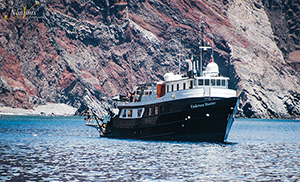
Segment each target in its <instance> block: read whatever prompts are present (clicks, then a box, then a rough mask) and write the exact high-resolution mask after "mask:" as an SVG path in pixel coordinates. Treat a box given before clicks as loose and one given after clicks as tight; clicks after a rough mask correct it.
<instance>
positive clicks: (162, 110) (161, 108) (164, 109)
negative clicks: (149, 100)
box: [160, 105, 166, 113]
mask: <svg viewBox="0 0 300 182" xmlns="http://www.w3.org/2000/svg"><path fill="white" fill-rule="evenodd" d="M160 112H161V113H164V112H166V106H165V105H160Z"/></svg>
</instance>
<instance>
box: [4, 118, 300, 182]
mask: <svg viewBox="0 0 300 182" xmlns="http://www.w3.org/2000/svg"><path fill="white" fill-rule="evenodd" d="M84 124H85V121H84V120H83V118H82V117H40V116H35V117H32V116H0V181H300V121H292V120H258V119H236V121H235V123H234V124H233V126H232V130H231V132H230V135H229V138H228V143H226V144H221V143H201V142H198V143H197V142H153V141H139V140H120V139H107V138H100V137H99V134H98V132H97V131H96V130H95V129H94V128H90V127H87V126H85V125H84Z"/></svg>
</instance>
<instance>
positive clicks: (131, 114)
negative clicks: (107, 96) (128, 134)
mask: <svg viewBox="0 0 300 182" xmlns="http://www.w3.org/2000/svg"><path fill="white" fill-rule="evenodd" d="M144 110H145V109H144V108H134V109H122V111H121V115H120V118H123V119H132V118H141V117H142V116H143V114H144Z"/></svg>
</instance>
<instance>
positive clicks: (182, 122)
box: [87, 23, 238, 142]
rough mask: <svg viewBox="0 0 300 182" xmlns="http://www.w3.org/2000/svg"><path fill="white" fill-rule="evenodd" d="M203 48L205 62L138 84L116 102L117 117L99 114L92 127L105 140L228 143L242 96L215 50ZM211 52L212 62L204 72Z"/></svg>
mask: <svg viewBox="0 0 300 182" xmlns="http://www.w3.org/2000/svg"><path fill="white" fill-rule="evenodd" d="M202 24H204V23H202ZM201 28H202V31H201V32H202V34H201V35H202V40H203V29H204V28H203V27H201ZM199 48H200V53H201V59H200V61H199V62H198V61H194V60H193V59H190V60H187V61H186V63H187V67H188V70H187V74H185V75H179V74H178V75H174V74H173V73H167V74H165V76H164V81H160V82H154V83H145V84H140V85H137V86H136V87H135V89H134V91H133V92H132V93H128V95H126V96H121V95H120V96H118V97H115V98H114V100H115V101H117V102H118V104H117V107H118V109H119V113H118V114H117V115H115V116H109V117H108V118H109V119H106V120H105V119H103V118H100V117H98V116H97V115H96V114H95V113H93V116H94V119H95V120H94V123H87V125H88V126H92V127H95V128H96V129H98V131H99V132H100V136H102V137H112V138H126V139H146V140H178V141H211V142H224V141H226V139H227V137H228V134H229V131H230V128H231V126H232V123H233V122H234V117H235V113H236V110H237V105H238V98H237V96H236V91H235V90H232V89H229V88H228V82H229V78H228V77H222V76H220V75H219V67H218V65H217V64H216V63H215V62H214V59H213V48H212V47H211V46H209V45H207V43H205V42H203V41H202V43H201V46H200V47H199ZM207 51H209V53H210V54H211V61H210V63H208V65H207V66H206V70H205V71H202V57H203V54H204V53H205V52H207ZM206 54H207V53H206Z"/></svg>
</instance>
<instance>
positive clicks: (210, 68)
mask: <svg viewBox="0 0 300 182" xmlns="http://www.w3.org/2000/svg"><path fill="white" fill-rule="evenodd" d="M218 75H219V66H218V65H217V63H215V62H210V63H208V65H207V67H206V70H205V71H204V76H212V77H214V76H218Z"/></svg>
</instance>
